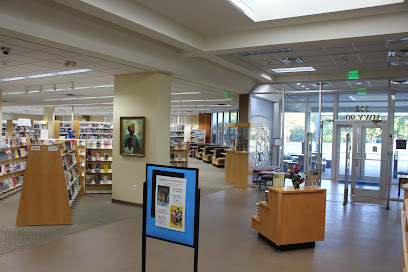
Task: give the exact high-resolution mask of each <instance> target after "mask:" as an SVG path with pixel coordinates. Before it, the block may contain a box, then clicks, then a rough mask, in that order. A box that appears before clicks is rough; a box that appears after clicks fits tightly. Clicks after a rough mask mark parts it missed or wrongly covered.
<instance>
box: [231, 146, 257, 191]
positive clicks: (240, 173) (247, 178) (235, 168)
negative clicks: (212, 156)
mask: <svg viewBox="0 0 408 272" xmlns="http://www.w3.org/2000/svg"><path fill="white" fill-rule="evenodd" d="M226 154H227V155H226V156H225V182H234V183H235V186H236V187H238V188H248V187H249V185H250V184H251V183H252V171H253V165H252V156H253V155H252V153H249V152H244V151H232V150H226Z"/></svg>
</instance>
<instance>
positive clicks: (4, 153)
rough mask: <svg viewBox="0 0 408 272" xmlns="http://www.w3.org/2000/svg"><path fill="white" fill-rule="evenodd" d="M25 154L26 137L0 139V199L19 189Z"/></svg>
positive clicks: (22, 177)
mask: <svg viewBox="0 0 408 272" xmlns="http://www.w3.org/2000/svg"><path fill="white" fill-rule="evenodd" d="M27 156H28V147H27V138H25V137H22V138H9V137H7V138H1V139H0V199H1V198H4V197H6V196H8V195H11V194H13V193H15V192H18V191H20V190H21V186H22V185H23V180H24V172H25V169H26V164H27V161H26V159H27Z"/></svg>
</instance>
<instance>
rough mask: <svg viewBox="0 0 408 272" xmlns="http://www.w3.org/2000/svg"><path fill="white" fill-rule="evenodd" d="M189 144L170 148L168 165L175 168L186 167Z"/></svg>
mask: <svg viewBox="0 0 408 272" xmlns="http://www.w3.org/2000/svg"><path fill="white" fill-rule="evenodd" d="M188 151H189V144H188V143H184V144H183V145H179V146H175V147H174V148H170V164H171V165H172V166H177V167H186V168H187V167H188Z"/></svg>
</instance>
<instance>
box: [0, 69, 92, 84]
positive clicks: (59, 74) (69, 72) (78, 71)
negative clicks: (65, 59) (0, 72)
mask: <svg viewBox="0 0 408 272" xmlns="http://www.w3.org/2000/svg"><path fill="white" fill-rule="evenodd" d="M92 71H93V70H91V69H79V70H68V71H62V72H55V73H46V74H38V75H30V76H20V77H10V78H3V79H0V82H7V81H16V80H24V79H33V78H43V77H52V76H62V75H70V74H78V73H85V72H92Z"/></svg>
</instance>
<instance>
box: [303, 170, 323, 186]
mask: <svg viewBox="0 0 408 272" xmlns="http://www.w3.org/2000/svg"><path fill="white" fill-rule="evenodd" d="M321 176H322V170H321V169H312V170H310V171H309V174H308V175H307V179H306V182H305V186H317V185H318V184H319V181H320V177H321ZM315 184H316V185H315Z"/></svg>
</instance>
